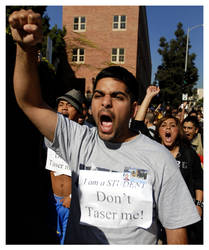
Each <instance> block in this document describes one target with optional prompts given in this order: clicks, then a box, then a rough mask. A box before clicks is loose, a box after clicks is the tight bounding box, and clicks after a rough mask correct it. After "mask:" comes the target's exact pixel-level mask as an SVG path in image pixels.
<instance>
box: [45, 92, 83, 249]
mask: <svg viewBox="0 0 209 250" xmlns="http://www.w3.org/2000/svg"><path fill="white" fill-rule="evenodd" d="M56 101H57V112H58V113H60V114H63V115H64V116H66V117H67V118H68V119H70V120H72V121H75V122H78V119H79V117H80V114H81V113H82V112H83V110H82V103H83V97H82V94H81V92H80V91H79V90H76V89H72V90H70V91H68V92H67V93H65V94H64V95H63V96H60V97H58V98H57V100H56ZM46 169H48V170H50V177H51V186H52V193H50V194H49V214H50V215H49V225H50V228H51V230H53V235H55V233H56V234H57V237H58V239H59V241H60V244H61V245H63V244H64V240H65V232H66V227H67V222H68V218H69V213H70V203H71V193H72V192H71V189H72V177H71V170H70V167H69V166H68V164H67V163H66V162H65V161H64V160H63V159H62V158H61V157H59V155H57V154H56V153H55V152H54V151H52V150H51V149H50V148H48V149H47V160H46Z"/></svg>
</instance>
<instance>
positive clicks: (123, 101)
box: [9, 10, 203, 244]
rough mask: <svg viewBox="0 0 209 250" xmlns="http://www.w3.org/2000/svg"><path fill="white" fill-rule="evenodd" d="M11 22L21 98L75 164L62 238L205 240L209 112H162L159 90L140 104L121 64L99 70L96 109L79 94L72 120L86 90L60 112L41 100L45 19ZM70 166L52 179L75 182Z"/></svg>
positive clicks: (27, 15) (24, 14)
mask: <svg viewBox="0 0 209 250" xmlns="http://www.w3.org/2000/svg"><path fill="white" fill-rule="evenodd" d="M9 22H10V25H11V30H12V36H13V39H14V40H15V41H16V42H17V56H16V65H15V71H14V89H15V95H16V99H17V103H18V105H19V106H20V108H21V109H22V110H23V111H24V113H25V114H26V115H27V116H28V118H29V119H30V120H31V121H32V122H33V124H34V125H35V126H36V127H37V128H38V129H39V130H40V132H41V133H42V134H43V136H44V137H45V144H46V147H47V148H48V149H51V150H53V151H54V152H56V154H57V155H58V156H59V157H61V158H62V159H63V160H64V161H65V162H66V166H67V167H66V168H67V169H68V166H69V168H70V169H69V172H70V176H71V177H70V180H71V182H72V187H71V190H69V192H68V191H67V192H64V193H62V192H61V193H60V194H58V196H65V195H66V196H68V197H69V196H70V199H71V201H70V213H69V214H68V215H67V217H68V216H69V217H68V221H67V225H66V223H65V226H66V229H64V232H62V236H63V235H65V237H64V238H65V239H63V238H62V239H60V243H61V244H64V243H65V244H157V243H159V244H160V243H161V244H203V141H202V140H203V127H201V126H202V124H203V116H202V113H201V112H199V111H198V112H194V111H193V110H188V109H187V108H186V103H184V104H182V107H181V108H179V109H172V108H171V107H170V106H167V107H166V108H163V107H162V105H158V107H157V108H156V109H153V107H152V106H150V104H151V101H152V98H153V97H154V96H156V95H157V94H158V93H159V92H160V89H159V87H155V86H150V87H148V89H147V93H146V96H145V98H144V100H143V102H142V103H141V105H138V106H137V100H138V92H139V91H138V83H137V81H136V79H135V77H134V76H133V75H132V74H131V73H130V72H129V71H127V70H126V69H125V68H122V67H118V66H112V67H108V68H106V69H103V70H102V71H101V72H100V73H99V74H98V75H97V77H96V80H95V83H94V92H93V97H92V102H91V106H90V107H88V106H87V105H86V102H85V100H84V99H83V100H82V101H81V99H79V100H80V102H79V112H78V108H77V110H75V111H76V113H79V115H78V116H77V119H76V122H75V121H72V119H70V114H71V112H72V109H71V111H70V108H72V107H71V105H72V106H74V108H76V105H78V100H77V99H76V98H74V97H75V96H77V95H70V96H71V98H66V96H67V97H69V95H68V94H67V93H66V95H64V97H63V96H62V97H61V98H60V100H64V101H66V102H67V106H68V107H69V111H68V110H66V112H65V113H63V112H61V114H60V113H58V112H56V111H54V110H52V108H50V107H49V106H48V105H47V104H46V103H45V102H44V100H43V99H42V96H41V91H40V82H39V78H38V71H37V50H36V48H35V47H34V46H35V45H36V44H37V43H39V42H41V40H42V30H41V18H40V15H39V14H36V13H34V12H33V11H31V10H27V11H26V10H20V11H19V12H15V13H13V14H12V15H11V16H10V18H9ZM20 79H21V80H20ZM72 92H75V91H74V90H71V92H70V93H72ZM72 101H73V102H74V104H72ZM90 112H91V113H90ZM62 113H63V114H62ZM65 116H67V117H65ZM195 116H196V117H195ZM148 137H149V138H148ZM54 158H56V155H55V156H54ZM57 165H58V167H61V165H60V164H57ZM62 167H63V169H64V168H65V166H64V164H63V165H62ZM66 168H65V169H64V170H66ZM63 169H62V171H63ZM50 171H51V170H50ZM62 171H60V173H59V171H58V173H57V171H55V174H54V172H53V173H52V174H51V177H52V184H53V183H55V184H56V179H59V187H62V186H63V183H62V181H65V180H66V179H69V178H65V177H64V178H63V176H62V175H65V172H62ZM60 175H61V176H62V177H61V178H60V177H59V176H60ZM57 176H58V178H57ZM65 184H66V183H65ZM54 187H55V186H54ZM59 187H58V189H57V187H56V188H53V190H59ZM65 187H68V185H65ZM62 191H63V190H62ZM65 191H66V190H65ZM53 193H54V195H55V196H54V198H57V197H56V191H54V192H53ZM58 198H59V197H58ZM62 199H64V198H63V197H62ZM56 202H58V200H56ZM59 202H60V199H59ZM67 208H68V209H69V206H67ZM55 216H57V215H55ZM57 229H58V228H57ZM58 233H59V232H58Z"/></svg>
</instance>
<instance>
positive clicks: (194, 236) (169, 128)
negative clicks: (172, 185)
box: [155, 115, 203, 244]
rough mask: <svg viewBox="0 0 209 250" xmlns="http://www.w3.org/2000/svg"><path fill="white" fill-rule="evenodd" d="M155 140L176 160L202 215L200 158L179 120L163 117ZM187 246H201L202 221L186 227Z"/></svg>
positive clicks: (158, 125)
mask: <svg viewBox="0 0 209 250" xmlns="http://www.w3.org/2000/svg"><path fill="white" fill-rule="evenodd" d="M155 136H156V140H157V141H158V142H160V143H162V144H163V145H164V146H165V147H166V148H167V149H168V150H169V151H170V152H171V154H172V155H173V156H174V158H175V159H176V161H177V163H178V166H179V168H180V171H181V173H182V176H183V177H184V180H185V182H186V184H187V186H188V188H189V190H190V193H191V195H192V197H193V199H194V202H195V205H196V207H197V210H198V212H199V214H200V216H201V217H202V214H203V170H202V168H201V162H200V158H199V157H198V155H197V153H196V152H195V150H194V149H193V148H192V147H191V144H190V142H189V141H188V139H187V138H186V135H185V134H184V132H183V128H182V126H181V123H180V121H179V119H177V118H176V117H173V116H172V115H170V116H165V117H163V118H162V119H161V120H160V121H159V122H158V124H157V127H156V134H155ZM187 232H188V238H189V244H203V223H202V220H201V221H200V222H198V223H196V224H193V225H190V226H188V227H187Z"/></svg>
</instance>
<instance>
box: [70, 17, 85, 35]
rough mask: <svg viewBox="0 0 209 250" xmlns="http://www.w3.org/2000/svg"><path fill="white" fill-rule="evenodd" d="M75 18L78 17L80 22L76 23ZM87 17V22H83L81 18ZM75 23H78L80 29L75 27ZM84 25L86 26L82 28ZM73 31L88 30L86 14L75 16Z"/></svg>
mask: <svg viewBox="0 0 209 250" xmlns="http://www.w3.org/2000/svg"><path fill="white" fill-rule="evenodd" d="M75 18H78V23H75ZM82 18H85V22H81V19H82ZM75 25H78V29H75ZM82 25H84V26H85V27H84V28H82ZM73 31H76V32H85V31H86V17H85V16H75V17H74V19H73Z"/></svg>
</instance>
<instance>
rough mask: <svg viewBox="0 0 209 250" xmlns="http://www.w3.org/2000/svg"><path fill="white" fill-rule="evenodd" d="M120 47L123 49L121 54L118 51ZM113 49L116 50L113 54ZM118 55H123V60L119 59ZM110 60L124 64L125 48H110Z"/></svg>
mask: <svg viewBox="0 0 209 250" xmlns="http://www.w3.org/2000/svg"><path fill="white" fill-rule="evenodd" d="M121 49H122V50H123V54H121V53H120V52H121V51H120V50H121ZM113 50H116V54H113ZM113 57H115V58H116V60H113ZM120 57H123V60H121V59H120ZM111 62H112V63H117V64H124V63H125V49H124V48H112V55H111Z"/></svg>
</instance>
